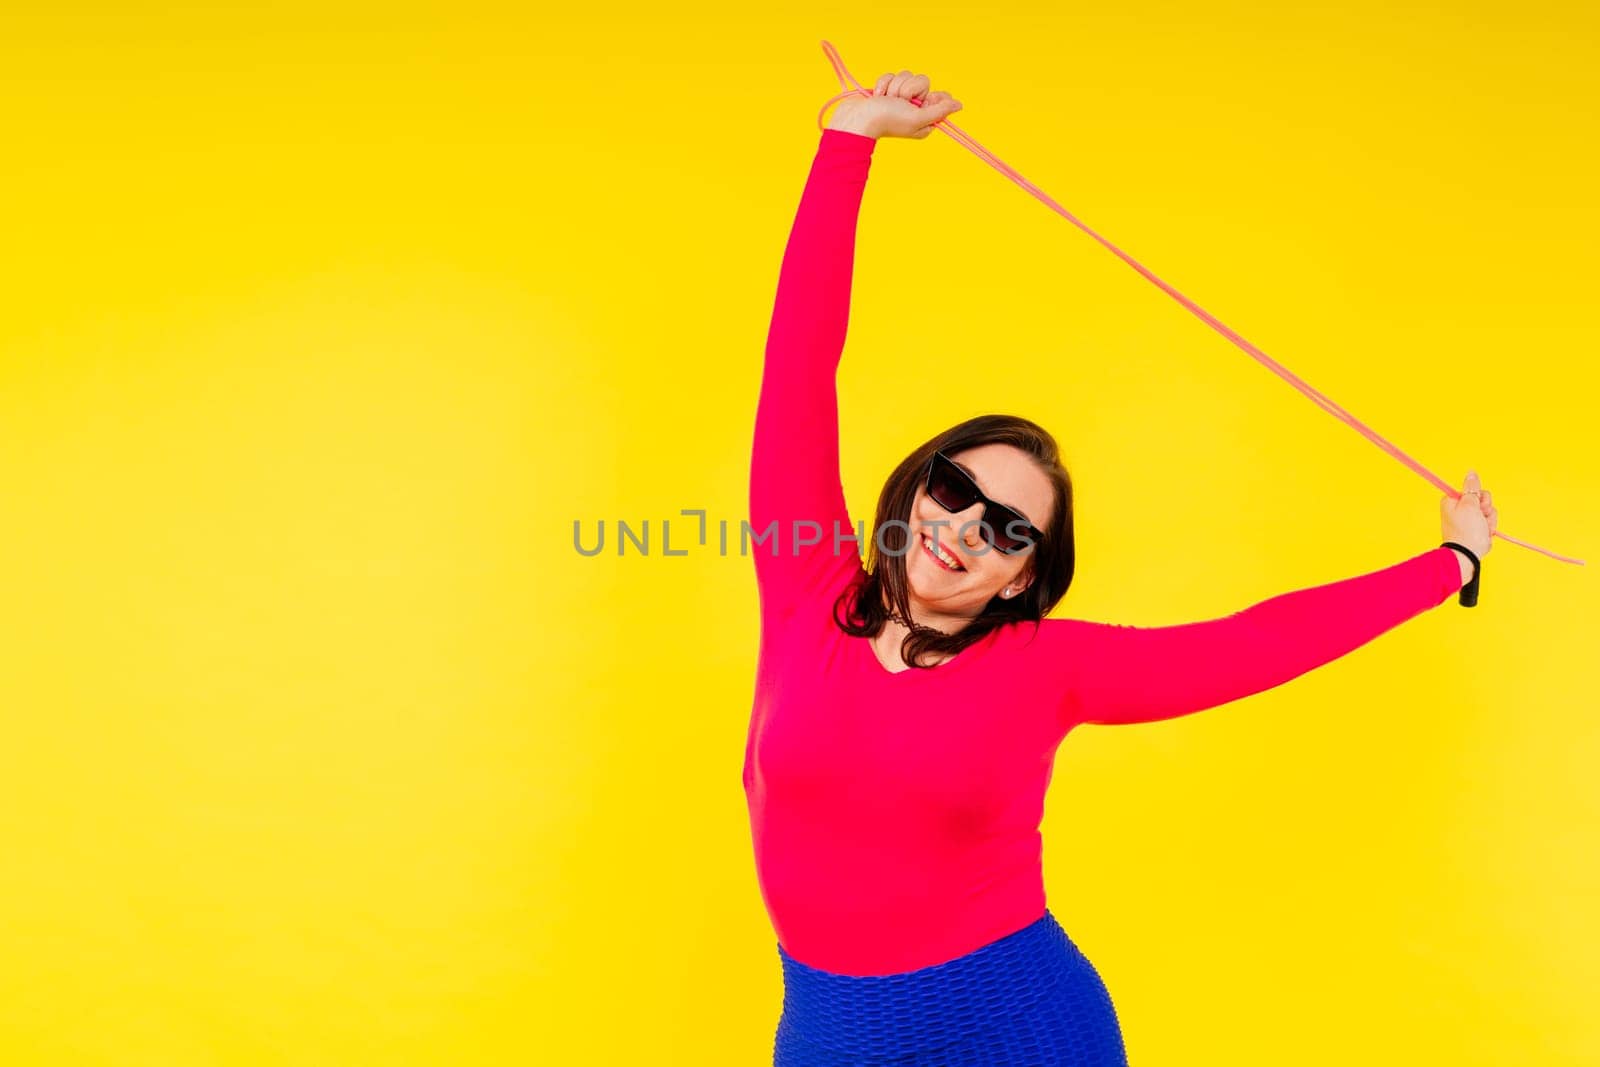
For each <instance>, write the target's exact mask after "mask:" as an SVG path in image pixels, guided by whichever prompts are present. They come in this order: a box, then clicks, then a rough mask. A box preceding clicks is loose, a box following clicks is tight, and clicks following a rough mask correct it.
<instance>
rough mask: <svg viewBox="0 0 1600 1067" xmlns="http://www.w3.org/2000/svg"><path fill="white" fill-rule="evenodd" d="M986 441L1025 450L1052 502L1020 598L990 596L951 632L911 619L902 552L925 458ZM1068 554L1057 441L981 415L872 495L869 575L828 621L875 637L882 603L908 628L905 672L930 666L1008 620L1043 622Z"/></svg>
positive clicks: (927, 447) (1068, 493) (1066, 490)
mask: <svg viewBox="0 0 1600 1067" xmlns="http://www.w3.org/2000/svg"><path fill="white" fill-rule="evenodd" d="M991 444H1004V445H1012V446H1013V447H1016V448H1019V449H1021V450H1022V451H1023V452H1025V453H1027V454H1028V455H1029V456H1030V457H1031V458H1032V459H1033V461H1034V463H1036V464H1038V466H1039V469H1040V470H1042V471H1043V472H1044V473H1045V476H1046V477H1048V478H1049V479H1050V484H1051V485H1052V486H1053V487H1054V489H1055V504H1054V506H1053V508H1052V509H1051V512H1050V516H1049V518H1048V519H1046V520H1045V524H1044V529H1043V531H1042V532H1043V534H1044V537H1043V539H1042V540H1039V541H1037V542H1036V543H1035V544H1034V547H1033V551H1032V559H1031V561H1030V564H1029V565H1030V566H1031V567H1032V569H1033V575H1034V577H1033V581H1032V582H1030V583H1029V584H1028V588H1027V589H1025V590H1023V591H1022V593H1021V594H1020V595H1019V596H1015V597H1012V598H1010V599H1005V598H1002V597H1000V596H995V597H993V598H992V599H991V600H990V601H989V603H988V604H987V605H985V607H984V609H983V612H982V613H981V614H980V615H979V616H978V617H977V618H975V619H973V620H972V621H971V622H970V623H968V624H967V625H966V626H964V627H962V628H961V629H960V630H958V631H957V632H956V633H953V634H947V633H944V632H943V631H941V630H935V629H933V628H931V627H927V626H921V625H918V624H917V623H916V622H913V621H911V604H910V592H909V588H908V586H907V582H906V555H907V546H908V545H909V544H910V536H911V534H910V529H909V521H910V518H911V506H912V504H913V503H914V502H915V501H916V497H917V490H918V489H919V488H920V487H921V486H922V483H923V479H924V478H925V476H926V474H927V470H928V461H929V460H930V459H931V458H932V457H933V454H934V452H936V451H943V452H944V453H946V454H947V455H949V454H953V453H957V452H961V451H964V450H965V449H968V448H976V447H978V446H979V445H991ZM880 540H881V541H882V544H881V545H880V544H879V542H880ZM1074 557H1075V553H1074V546H1073V538H1072V478H1071V477H1070V476H1069V475H1068V474H1067V469H1066V467H1064V466H1062V463H1061V453H1060V449H1059V448H1058V447H1057V446H1056V441H1055V438H1054V437H1051V436H1050V433H1049V431H1047V430H1046V429H1044V427H1042V426H1040V425H1039V424H1037V423H1035V422H1031V421H1029V420H1028V419H1024V418H1022V417H1021V416H1018V415H979V416H977V417H976V418H972V419H968V420H967V421H966V422H963V423H960V424H959V425H956V426H952V427H951V428H950V429H948V430H945V431H944V432H943V433H941V434H939V435H938V436H936V437H934V438H933V439H931V440H929V441H927V442H926V443H924V444H923V445H921V446H920V447H919V448H917V450H916V451H914V452H912V453H911V454H910V455H909V456H907V457H906V458H905V459H903V460H901V462H900V465H899V466H898V467H896V468H895V469H894V473H892V474H891V475H889V480H888V481H887V482H886V483H884V486H883V491H882V492H881V493H880V494H879V495H878V513H877V515H876V516H875V517H874V519H873V525H872V528H871V529H870V530H868V548H867V563H866V569H867V577H866V579H865V580H863V581H861V582H856V583H853V584H851V585H850V586H849V587H847V588H846V589H845V591H844V592H843V593H841V594H840V595H839V597H838V599H837V600H835V601H834V605H833V621H834V622H835V623H836V624H837V625H838V626H839V628H840V629H841V630H843V631H844V632H845V633H847V634H849V635H850V636H852V637H876V636H877V635H878V634H879V633H881V632H882V631H883V627H884V624H885V623H886V622H887V621H888V619H889V611H888V609H887V608H886V607H885V605H884V600H885V599H887V600H888V601H889V603H890V604H891V605H892V606H893V608H894V611H895V612H896V613H897V614H898V615H899V616H900V618H902V619H904V620H907V624H908V625H909V626H910V627H911V632H910V633H909V634H907V635H906V638H905V640H904V641H903V642H902V643H901V645H900V655H901V657H902V658H903V659H904V660H905V662H906V663H907V664H908V665H909V666H911V667H920V668H928V667H932V666H936V665H937V664H930V663H924V662H922V660H923V659H924V658H925V657H928V656H932V655H955V654H956V653H957V652H960V651H961V650H962V649H964V648H966V647H967V646H968V645H970V644H972V643H973V642H975V641H977V640H979V639H980V638H982V637H983V636H984V635H985V634H987V633H989V632H990V631H991V630H995V629H998V628H999V627H1001V626H1004V625H1006V624H1007V623H1012V622H1025V621H1034V622H1037V621H1038V620H1040V619H1043V618H1044V617H1045V615H1047V614H1048V613H1049V612H1050V609H1051V608H1053V607H1055V605H1056V602H1057V601H1059V600H1060V599H1061V598H1062V596H1064V595H1065V594H1066V592H1067V587H1068V586H1070V585H1071V584H1072V568H1073V562H1074Z"/></svg>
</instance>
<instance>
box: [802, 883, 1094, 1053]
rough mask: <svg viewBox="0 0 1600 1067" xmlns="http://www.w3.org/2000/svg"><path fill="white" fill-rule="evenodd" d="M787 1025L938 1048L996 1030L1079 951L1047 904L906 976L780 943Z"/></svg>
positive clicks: (864, 1040) (841, 1041) (1068, 967)
mask: <svg viewBox="0 0 1600 1067" xmlns="http://www.w3.org/2000/svg"><path fill="white" fill-rule="evenodd" d="M778 956H779V958H780V960H781V961H782V963H783V1019H782V1022H783V1025H784V1026H785V1027H786V1028H788V1029H789V1030H790V1031H791V1032H792V1033H793V1034H795V1035H796V1036H798V1037H800V1038H801V1039H802V1040H804V1041H807V1042H810V1043H811V1044H814V1045H820V1046H822V1047H824V1048H828V1049H833V1050H836V1051H839V1052H846V1053H851V1052H853V1053H856V1054H858V1055H859V1054H864V1053H866V1052H869V1051H870V1050H873V1049H878V1048H882V1047H885V1046H891V1047H892V1046H899V1047H908V1048H909V1047H922V1048H931V1047H935V1046H937V1045H939V1044H942V1043H947V1042H954V1041H958V1040H960V1039H961V1038H963V1037H966V1036H969V1035H971V1034H974V1033H977V1032H979V1031H980V1030H984V1029H990V1028H993V1027H994V1026H995V1025H996V1024H997V1023H1002V1022H1004V1020H1005V1019H1006V1018H1007V1017H1008V1016H1012V1015H1017V1014H1021V1013H1025V1012H1027V1011H1029V1010H1030V1009H1031V1008H1032V1007H1033V1006H1034V1005H1035V1004H1036V1003H1037V1002H1038V1001H1039V1000H1040V999H1042V998H1049V997H1052V996H1056V995H1057V993H1056V991H1057V990H1058V989H1059V988H1061V985H1060V983H1062V982H1064V981H1069V980H1070V979H1071V976H1072V972H1073V969H1074V968H1075V967H1078V966H1081V962H1082V959H1083V956H1082V953H1080V952H1079V951H1078V946H1077V945H1075V944H1073V942H1072V939H1071V938H1070V937H1068V936H1067V932H1066V931H1065V930H1064V929H1062V927H1061V924H1060V923H1059V922H1057V921H1056V917H1055V916H1054V915H1053V914H1052V913H1051V912H1050V911H1049V910H1048V909H1047V910H1046V911H1045V913H1044V914H1043V915H1042V916H1040V917H1039V918H1038V919H1036V920H1035V921H1034V922H1032V923H1030V924H1029V925H1027V926H1025V927H1023V928H1022V929H1020V930H1017V931H1015V932H1014V933H1010V934H1007V935H1006V936H1005V937H1002V938H1000V939H999V940H997V941H992V942H990V943H989V944H987V945H984V946H982V947H981V948H978V949H975V950H974V951H972V952H969V953H968V954H967V955H965V956H961V957H958V958H956V959H953V960H948V961H946V962H944V963H938V964H934V965H933V966H930V967H923V968H920V969H919V970H915V971H906V972H904V973H902V974H886V975H868V976H863V975H844V974H834V973H832V972H830V971H823V970H819V969H817V968H815V967H811V966H809V965H807V964H804V963H801V962H800V961H799V960H796V959H794V958H793V957H791V956H790V955H789V954H788V953H787V952H785V951H784V949H783V946H782V945H779V946H778Z"/></svg>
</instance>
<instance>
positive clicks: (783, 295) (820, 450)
mask: <svg viewBox="0 0 1600 1067" xmlns="http://www.w3.org/2000/svg"><path fill="white" fill-rule="evenodd" d="M876 144H877V141H876V139H875V138H873V137H869V136H865V135H863V134H859V133H851V132H847V131H844V130H835V129H828V130H824V131H823V132H822V139H821V142H820V143H819V144H818V146H817V151H816V155H815V156H814V157H813V158H812V161H811V172H810V174H809V176H808V177H807V179H806V185H805V190H804V191H803V192H802V194H801V197H800V207H799V209H798V210H797V211H796V212H795V218H794V226H793V228H792V229H791V230H790V232H789V243H788V246H787V247H786V248H785V250H784V254H783V264H782V267H781V268H780V270H779V274H778V293H777V298H776V300H775V302H774V305H773V310H772V323H771V325H770V327H769V329H768V332H767V347H766V357H765V363H764V364H763V367H762V372H761V396H760V399H759V401H758V402H757V406H756V425H755V437H754V441H753V443H752V448H751V455H750V527H751V530H752V535H751V536H752V539H753V540H752V543H751V545H750V552H751V554H752V555H753V556H754V558H755V567H756V583H757V585H758V586H759V588H760V592H761V604H762V612H763V614H770V613H774V612H775V613H777V614H783V613H785V612H787V611H790V610H792V609H793V607H794V605H795V603H796V602H797V601H798V600H799V599H800V598H801V597H803V596H804V595H805V594H806V592H807V591H808V590H810V589H812V588H815V587H817V586H818V585H819V584H821V583H824V582H827V581H829V580H830V578H831V577H832V576H834V575H835V574H836V573H837V568H841V567H844V566H847V565H848V566H850V567H852V568H853V567H855V566H858V565H859V562H858V560H859V557H858V555H857V546H856V544H855V543H853V542H851V541H850V540H848V538H849V537H850V536H851V535H852V534H853V533H854V532H855V531H853V530H852V527H851V524H850V516H849V513H848V512H847V511H846V510H845V501H844V489H843V486H842V485H841V483H840V479H839V404H838V394H837V391H836V387H835V375H836V374H837V371H838V368H839V358H840V356H841V354H842V353H843V351H844V341H845V331H846V327H847V326H848V324H849V318H850V282H851V275H852V273H853V270H854V264H855V239H856V219H857V216H858V214H859V212H860V207H861V197H862V193H863V190H864V189H865V188H866V184H867V173H868V171H869V170H870V168H871V165H872V151H873V148H874V147H875V146H876ZM797 524H798V529H797ZM797 533H798V537H797V536H796V535H797ZM836 533H837V535H838V538H839V541H838V544H839V549H838V551H837V552H835V551H834V545H835V534H836ZM755 539H761V540H759V541H757V540H755ZM807 541H809V542H812V543H811V544H809V545H808V544H803V543H802V542H807Z"/></svg>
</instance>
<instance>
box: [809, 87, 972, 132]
mask: <svg viewBox="0 0 1600 1067" xmlns="http://www.w3.org/2000/svg"><path fill="white" fill-rule="evenodd" d="M928 85H929V82H928V76H927V75H926V74H913V73H911V72H910V71H909V70H902V71H901V72H900V73H899V74H884V75H881V76H880V77H879V78H878V81H877V84H875V85H874V86H873V87H872V95H871V96H847V97H845V98H844V99H843V100H841V101H839V104H838V106H837V107H835V108H834V109H833V118H832V119H830V120H829V121H828V128H829V129H830V130H846V131H848V132H850V133H859V134H862V135H863V136H866V137H909V138H913V139H915V140H918V141H920V140H922V139H923V138H924V137H927V136H928V134H930V133H932V132H933V126H934V124H935V123H936V122H938V121H939V120H940V119H942V118H944V117H945V116H947V115H952V114H954V113H955V112H957V111H960V110H961V101H959V100H957V99H956V98H955V97H953V96H951V95H950V94H949V93H943V92H940V93H930V92H928ZM913 101H915V102H914V103H913Z"/></svg>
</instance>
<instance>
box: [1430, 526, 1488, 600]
mask: <svg viewBox="0 0 1600 1067" xmlns="http://www.w3.org/2000/svg"><path fill="white" fill-rule="evenodd" d="M1439 547H1440V548H1459V549H1460V550H1461V551H1463V552H1465V553H1466V554H1467V556H1468V557H1469V558H1470V559H1471V560H1472V580H1471V581H1470V582H1468V583H1467V584H1466V585H1464V586H1462V587H1461V598H1460V604H1461V606H1462V607H1464V608H1475V607H1477V606H1478V579H1479V578H1482V577H1483V562H1482V561H1481V560H1479V559H1478V554H1477V553H1476V552H1474V551H1472V549H1470V548H1468V547H1467V546H1466V545H1463V544H1458V543H1457V542H1455V541H1446V542H1444V543H1443V544H1441V545H1440V546H1439Z"/></svg>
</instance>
